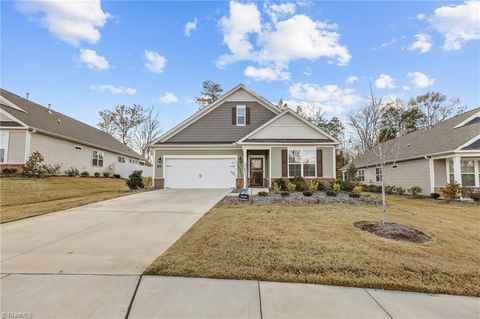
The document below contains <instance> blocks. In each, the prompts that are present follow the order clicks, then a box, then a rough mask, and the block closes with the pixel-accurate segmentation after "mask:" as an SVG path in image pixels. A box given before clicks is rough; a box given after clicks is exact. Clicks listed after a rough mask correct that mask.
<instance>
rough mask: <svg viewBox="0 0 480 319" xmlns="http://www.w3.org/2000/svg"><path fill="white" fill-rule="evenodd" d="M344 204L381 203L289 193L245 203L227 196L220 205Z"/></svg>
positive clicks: (347, 197) (258, 197) (341, 197)
mask: <svg viewBox="0 0 480 319" xmlns="http://www.w3.org/2000/svg"><path fill="white" fill-rule="evenodd" d="M323 203H343V204H353V205H380V204H381V201H380V200H378V199H374V198H370V197H360V198H353V197H350V196H349V194H348V193H343V192H341V193H338V194H337V196H327V195H326V193H325V192H315V193H313V194H312V196H304V195H303V193H302V192H289V195H288V196H281V195H280V194H279V193H274V192H270V193H268V195H267V196H258V195H252V196H250V199H249V200H246V201H243V200H240V199H239V198H238V196H226V197H224V198H223V199H222V200H221V201H220V203H219V204H224V205H242V204H253V205H269V204H293V205H305V204H323Z"/></svg>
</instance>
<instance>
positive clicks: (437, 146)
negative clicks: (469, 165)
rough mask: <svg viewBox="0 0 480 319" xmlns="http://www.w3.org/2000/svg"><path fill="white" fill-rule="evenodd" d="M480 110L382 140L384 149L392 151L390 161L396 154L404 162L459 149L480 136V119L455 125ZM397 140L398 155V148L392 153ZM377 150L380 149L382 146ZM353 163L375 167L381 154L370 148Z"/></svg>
mask: <svg viewBox="0 0 480 319" xmlns="http://www.w3.org/2000/svg"><path fill="white" fill-rule="evenodd" d="M479 111H480V108H476V109H473V110H470V111H468V112H465V113H462V114H460V115H457V116H454V117H452V118H451V119H448V120H446V121H443V122H440V123H438V124H436V125H435V126H433V127H432V128H431V129H429V130H419V131H415V132H413V133H410V134H407V135H404V136H402V137H400V138H398V139H394V140H390V141H387V142H385V143H382V146H383V147H384V150H386V152H385V153H386V154H391V155H390V157H391V158H388V159H387V160H389V161H392V160H394V159H395V158H394V157H395V156H396V157H397V158H396V160H397V161H401V160H406V159H413V158H420V157H424V156H429V155H433V154H441V153H447V152H451V151H453V150H455V149H456V148H458V147H460V146H462V145H463V144H465V143H467V142H468V141H469V140H471V139H473V138H474V137H476V136H480V122H478V121H471V122H469V123H468V124H466V125H463V126H461V127H458V128H454V127H455V126H456V125H458V124H460V123H462V122H463V121H465V120H467V119H468V118H469V117H471V116H473V115H474V114H475V113H477V112H479ZM397 141H398V143H399V145H398V147H399V149H398V154H395V153H397V152H396V151H394V152H390V151H389V150H391V149H392V147H395V148H396V147H397ZM375 149H378V145H377V146H376V147H375ZM352 163H353V164H354V165H355V166H356V167H365V166H371V165H375V164H377V163H378V157H377V156H376V155H375V151H374V150H370V151H368V152H366V153H364V154H362V155H360V156H358V157H357V158H356V159H354V160H353V161H352Z"/></svg>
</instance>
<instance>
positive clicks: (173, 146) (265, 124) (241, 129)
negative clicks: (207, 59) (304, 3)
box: [152, 84, 338, 188]
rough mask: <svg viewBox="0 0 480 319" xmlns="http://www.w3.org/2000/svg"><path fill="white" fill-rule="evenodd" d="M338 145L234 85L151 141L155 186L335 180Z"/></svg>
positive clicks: (289, 113) (262, 184)
mask: <svg viewBox="0 0 480 319" xmlns="http://www.w3.org/2000/svg"><path fill="white" fill-rule="evenodd" d="M337 144H338V141H337V140H336V139H335V138H333V137H332V136H330V135H329V134H327V133H326V132H324V131H322V130H321V129H319V128H318V127H316V126H315V125H313V124H312V123H310V122H308V121H306V120H305V119H303V118H302V117H300V116H298V115H297V114H296V113H295V112H293V111H292V110H290V109H286V110H281V109H280V108H278V107H277V106H275V105H273V104H272V103H270V102H269V101H268V100H266V99H265V98H263V97H261V96H259V95H258V94H256V93H254V92H253V91H251V90H250V89H248V88H247V87H245V86H244V85H242V84H240V85H238V86H236V87H235V88H233V89H232V90H230V91H229V92H227V93H226V94H224V95H223V96H222V97H220V98H219V99H218V100H216V101H215V102H213V103H211V104H210V105H209V106H207V107H206V108H204V109H202V110H200V111H198V112H197V113H195V114H193V115H192V116H191V117H189V118H187V119H186V120H185V121H183V122H181V123H180V124H178V125H177V126H175V127H174V128H172V129H171V130H169V131H168V132H166V133H165V134H163V135H162V136H161V137H160V138H158V139H157V140H156V141H154V142H153V143H152V147H153V148H154V153H155V157H154V158H155V161H154V184H155V186H156V187H158V188H164V187H166V188H240V187H244V186H245V187H271V185H272V180H273V179H276V178H284V179H286V178H289V177H294V176H302V177H305V178H307V179H308V178H315V179H334V178H335V148H336V146H337Z"/></svg>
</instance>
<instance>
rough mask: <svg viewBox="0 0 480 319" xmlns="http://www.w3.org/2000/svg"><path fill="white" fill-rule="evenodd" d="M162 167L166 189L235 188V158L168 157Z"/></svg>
mask: <svg viewBox="0 0 480 319" xmlns="http://www.w3.org/2000/svg"><path fill="white" fill-rule="evenodd" d="M164 165H165V167H164V177H165V187H167V188H235V184H236V176H237V159H236V157H235V156H229V157H220V156H219V157H193V156H192V157H188V156H185V157H183V156H182V157H180V156H178V157H175V156H168V157H166V158H165V163H164Z"/></svg>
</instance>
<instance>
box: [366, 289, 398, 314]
mask: <svg viewBox="0 0 480 319" xmlns="http://www.w3.org/2000/svg"><path fill="white" fill-rule="evenodd" d="M363 290H365V292H366V293H367V294H368V295H369V296H370V298H372V299H373V301H375V303H376V304H377V305H378V306H379V307H380V308H382V310H383V311H385V313H386V314H387V316H388V317H390V319H393V317H392V316H391V315H390V314H389V313H388V311H387V310H386V309H385V308H383V306H382V305H381V304H380V303H379V302H378V301H377V299H375V298H374V297H373V296H372V295H371V294H370V293H369V292H368V290H367V288H363Z"/></svg>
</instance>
